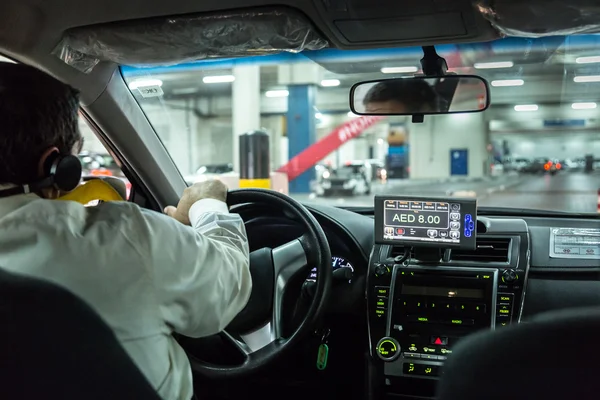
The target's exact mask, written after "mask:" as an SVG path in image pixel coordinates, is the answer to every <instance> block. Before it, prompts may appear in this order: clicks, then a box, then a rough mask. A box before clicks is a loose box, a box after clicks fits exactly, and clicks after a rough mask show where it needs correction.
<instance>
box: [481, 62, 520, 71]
mask: <svg viewBox="0 0 600 400" xmlns="http://www.w3.org/2000/svg"><path fill="white" fill-rule="evenodd" d="M513 65H514V64H513V62H512V61H497V62H486V63H475V65H473V66H474V67H475V68H477V69H492V68H510V67H512V66H513Z"/></svg>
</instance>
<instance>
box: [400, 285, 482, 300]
mask: <svg viewBox="0 0 600 400" xmlns="http://www.w3.org/2000/svg"><path fill="white" fill-rule="evenodd" d="M401 294H410V295H417V296H438V297H448V298H456V299H483V298H484V296H485V291H484V290H483V289H474V288H455V287H439V286H415V285H402V290H401Z"/></svg>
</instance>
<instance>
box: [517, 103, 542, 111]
mask: <svg viewBox="0 0 600 400" xmlns="http://www.w3.org/2000/svg"><path fill="white" fill-rule="evenodd" d="M538 108H539V107H538V105H537V104H521V105H518V106H515V111H537V110H538Z"/></svg>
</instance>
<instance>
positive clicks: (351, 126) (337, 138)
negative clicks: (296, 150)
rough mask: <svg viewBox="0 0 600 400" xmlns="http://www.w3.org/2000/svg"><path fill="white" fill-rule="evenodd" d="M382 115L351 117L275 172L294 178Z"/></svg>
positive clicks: (378, 119) (289, 178) (377, 120)
mask: <svg viewBox="0 0 600 400" xmlns="http://www.w3.org/2000/svg"><path fill="white" fill-rule="evenodd" d="M381 119H383V117H380V116H366V117H358V118H353V119H352V120H350V121H348V122H346V123H344V124H342V125H340V126H338V127H337V128H335V129H334V130H333V131H332V132H331V133H330V134H329V135H327V136H325V137H324V138H323V139H321V140H319V141H318V142H316V143H315V144H313V145H312V146H309V147H307V148H306V149H304V151H303V152H301V153H300V154H298V155H296V156H295V157H294V158H292V159H291V160H290V161H289V162H288V163H287V164H286V165H284V166H283V167H281V168H279V169H278V170H277V172H284V173H286V174H287V176H288V180H290V181H291V180H293V179H296V178H297V177H298V176H299V175H301V174H302V173H303V172H304V171H306V170H308V169H309V168H312V167H313V166H314V165H315V164H316V163H318V162H319V161H321V160H322V159H324V158H325V157H326V156H327V155H328V154H329V153H332V152H333V151H335V150H337V149H338V148H339V147H340V146H341V145H343V144H344V143H346V142H347V141H348V140H350V139H354V138H355V137H357V136H359V135H360V134H361V133H363V132H364V131H365V130H366V129H367V128H368V127H370V126H372V125H374V124H375V123H377V122H379V121H380V120H381Z"/></svg>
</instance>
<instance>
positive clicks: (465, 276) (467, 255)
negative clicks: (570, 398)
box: [367, 196, 529, 396]
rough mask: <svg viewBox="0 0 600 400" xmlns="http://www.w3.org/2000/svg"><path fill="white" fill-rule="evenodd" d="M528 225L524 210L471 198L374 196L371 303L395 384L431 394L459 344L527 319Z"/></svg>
mask: <svg viewBox="0 0 600 400" xmlns="http://www.w3.org/2000/svg"><path fill="white" fill-rule="evenodd" d="M527 232H528V229H527V224H526V223H525V221H523V220H521V219H488V218H478V217H477V206H476V201H475V200H473V199H464V200H463V199H455V198H448V199H440V198H416V197H404V196H376V197H375V246H374V248H373V251H372V253H371V258H370V260H369V275H368V281H367V300H368V307H367V308H368V323H369V336H370V352H371V357H372V360H373V362H374V365H375V366H376V368H377V370H378V373H377V376H378V377H379V378H380V380H381V385H382V386H384V387H385V388H386V391H387V392H389V393H395V394H405V395H420V396H427V395H433V391H434V386H435V381H436V380H437V379H438V378H439V376H440V375H441V374H443V371H444V370H443V366H444V362H445V360H447V359H448V357H452V351H453V347H454V346H455V345H456V343H458V342H459V341H461V340H463V339H464V338H465V337H466V336H468V335H470V334H471V333H473V332H476V331H478V330H483V329H499V328H501V327H504V326H507V325H510V324H513V323H518V322H519V320H520V316H521V312H522V305H523V300H524V294H525V287H526V283H527V274H528V268H529V238H528V233H527ZM403 380H410V381H411V384H410V385H402V381H403ZM415 383H416V384H415ZM410 390H413V391H415V390H416V391H417V392H414V393H411V392H407V391H410Z"/></svg>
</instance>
